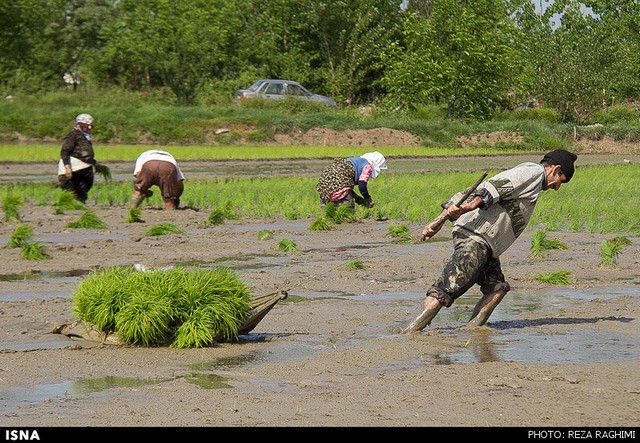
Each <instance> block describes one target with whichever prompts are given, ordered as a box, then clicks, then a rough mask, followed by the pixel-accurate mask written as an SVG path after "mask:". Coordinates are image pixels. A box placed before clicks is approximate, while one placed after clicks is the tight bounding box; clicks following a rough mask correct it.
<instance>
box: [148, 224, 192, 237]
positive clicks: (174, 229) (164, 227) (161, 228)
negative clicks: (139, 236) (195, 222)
mask: <svg viewBox="0 0 640 443" xmlns="http://www.w3.org/2000/svg"><path fill="white" fill-rule="evenodd" d="M144 234H145V235H150V236H153V237H157V236H160V235H167V234H184V229H182V228H181V227H179V226H176V225H174V224H171V223H160V224H157V225H155V226H151V227H150V228H149V229H147V230H146V231H144Z"/></svg>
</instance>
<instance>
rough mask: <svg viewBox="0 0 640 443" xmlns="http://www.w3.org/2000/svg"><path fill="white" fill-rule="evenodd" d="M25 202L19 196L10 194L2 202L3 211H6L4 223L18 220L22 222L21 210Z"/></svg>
mask: <svg viewBox="0 0 640 443" xmlns="http://www.w3.org/2000/svg"><path fill="white" fill-rule="evenodd" d="M23 203H24V201H23V200H22V198H21V197H20V196H19V195H13V193H9V194H7V195H6V197H5V198H4V199H3V200H2V210H3V211H4V221H11V220H17V221H21V220H22V216H21V215H20V208H21V207H22V204H23Z"/></svg>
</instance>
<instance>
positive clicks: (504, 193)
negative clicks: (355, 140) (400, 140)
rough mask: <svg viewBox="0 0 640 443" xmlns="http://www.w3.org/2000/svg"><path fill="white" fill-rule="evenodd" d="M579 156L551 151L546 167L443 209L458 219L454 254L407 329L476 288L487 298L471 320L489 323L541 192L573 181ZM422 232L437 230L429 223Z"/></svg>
mask: <svg viewBox="0 0 640 443" xmlns="http://www.w3.org/2000/svg"><path fill="white" fill-rule="evenodd" d="M576 159H577V156H576V155H575V154H573V153H571V152H569V151H566V150H564V149H557V150H555V151H552V152H549V153H547V154H546V155H545V156H544V157H543V158H542V160H541V161H540V163H533V162H525V163H521V164H519V165H518V166H515V167H514V168H512V169H509V170H506V171H503V172H500V173H498V174H496V175H494V176H493V177H491V178H489V179H487V180H485V181H484V182H483V183H481V184H480V185H479V186H478V188H477V189H476V190H475V192H474V193H472V194H471V195H470V196H469V198H468V199H467V200H466V201H465V202H463V203H461V204H460V206H456V205H455V204H453V203H452V202H453V201H459V200H458V199H460V198H461V197H462V196H463V193H462V192H459V193H457V194H456V195H454V196H453V197H452V198H451V199H450V200H448V201H447V202H445V203H444V204H443V205H442V206H443V209H444V211H446V213H447V214H448V216H449V217H450V218H452V219H455V222H454V224H453V228H452V231H451V232H452V237H453V246H454V250H453V254H452V255H451V257H450V258H449V260H448V261H447V262H446V263H445V265H444V269H443V271H442V274H441V275H440V277H439V278H438V279H437V280H436V282H435V283H434V284H433V285H432V286H431V288H429V290H428V291H427V295H426V297H425V299H424V301H423V302H422V312H421V313H420V314H419V315H418V316H417V318H416V319H415V320H413V321H412V322H411V323H410V324H409V326H408V327H407V328H406V329H404V330H403V332H404V333H410V332H418V331H421V330H422V329H424V328H425V327H426V326H428V325H429V324H430V323H431V320H433V318H434V317H435V316H436V314H437V313H438V312H439V311H440V309H441V308H442V307H443V306H445V307H447V308H448V307H450V306H451V305H452V304H453V302H454V301H455V300H456V299H457V298H458V297H460V296H462V295H463V294H464V293H465V292H467V291H468V290H469V289H470V288H471V287H472V286H473V285H475V284H477V285H479V286H480V291H481V292H482V294H483V296H482V298H481V299H480V300H479V301H478V303H477V304H476V306H475V309H474V310H473V314H472V315H471V319H470V320H469V325H470V326H482V325H484V324H485V323H486V322H487V320H488V319H489V316H490V315H491V314H492V312H493V310H494V309H495V308H496V306H498V304H499V303H500V302H501V301H502V299H503V298H504V296H505V295H506V294H507V292H509V289H510V287H509V283H507V282H506V281H505V277H504V275H503V273H502V269H501V266H500V255H501V254H502V253H503V252H505V251H506V250H507V249H508V248H509V247H511V245H512V244H513V243H514V242H515V241H516V239H517V238H518V237H519V236H520V234H522V232H523V231H524V229H525V228H526V226H527V224H528V223H529V220H530V219H531V215H532V213H533V210H534V208H535V206H536V203H537V201H538V196H539V195H540V192H541V191H546V190H548V189H554V190H556V191H557V190H558V189H560V185H562V184H563V183H568V182H569V180H571V177H573V172H574V162H575V161H576ZM422 234H423V235H424V236H425V237H429V238H431V237H432V236H433V235H434V234H435V232H433V230H432V229H431V228H430V225H429V224H428V225H427V226H425V228H424V230H423V231H422Z"/></svg>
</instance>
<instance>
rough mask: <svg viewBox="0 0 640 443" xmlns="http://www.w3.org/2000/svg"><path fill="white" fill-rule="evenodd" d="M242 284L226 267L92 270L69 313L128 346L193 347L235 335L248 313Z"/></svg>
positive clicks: (84, 280)
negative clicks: (149, 270)
mask: <svg viewBox="0 0 640 443" xmlns="http://www.w3.org/2000/svg"><path fill="white" fill-rule="evenodd" d="M250 301H251V295H250V293H249V290H248V288H247V286H246V285H245V284H244V283H243V282H242V281H240V280H239V279H238V277H237V276H236V274H234V273H233V272H232V271H230V270H229V269H228V268H222V267H218V268H211V269H201V268H195V269H190V270H187V269H185V268H181V267H178V268H173V269H170V270H155V271H151V272H138V271H135V270H134V269H133V268H132V267H129V266H116V267H109V268H102V269H99V270H96V271H92V272H91V273H90V274H89V275H87V276H86V277H85V278H84V279H83V280H82V281H81V282H80V284H79V285H78V287H77V289H76V290H75V292H74V294H73V312H74V314H75V315H76V316H77V317H78V318H80V319H81V320H83V321H85V322H88V323H90V324H92V325H94V326H96V327H98V328H99V329H100V330H102V331H103V332H104V333H106V334H109V333H115V334H116V335H117V336H118V337H119V338H120V339H121V340H122V341H123V342H124V343H126V344H131V345H143V346H155V345H166V344H168V345H170V346H172V347H176V348H197V347H204V346H209V345H212V344H214V341H215V339H216V338H218V339H220V338H224V339H230V338H235V337H237V333H238V326H239V325H240V324H242V322H243V320H244V319H245V318H246V316H247V315H248V314H249V312H250V310H251V307H250Z"/></svg>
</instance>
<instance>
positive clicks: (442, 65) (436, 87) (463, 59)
mask: <svg viewBox="0 0 640 443" xmlns="http://www.w3.org/2000/svg"><path fill="white" fill-rule="evenodd" d="M403 38H404V40H403V41H402V42H397V43H396V44H395V45H394V46H393V47H392V48H391V50H390V51H389V52H388V53H387V57H386V61H387V63H388V70H387V72H386V75H385V81H384V83H385V85H386V87H387V88H388V95H387V97H386V102H387V104H388V105H389V106H391V107H394V108H406V107H411V106H415V105H418V104H428V103H444V104H446V106H447V110H448V115H449V119H450V120H451V119H453V118H457V119H459V120H461V121H464V120H465V118H467V117H472V118H488V117H490V116H491V115H492V113H493V112H494V111H495V109H496V108H497V107H498V106H499V103H500V102H501V99H502V97H503V95H504V94H505V91H508V90H510V89H512V87H513V86H512V83H513V82H514V80H513V79H514V76H515V73H516V72H517V70H518V67H519V65H520V60H519V57H518V52H517V44H518V42H519V41H520V40H519V31H518V30H517V29H516V28H515V26H514V25H513V23H512V21H511V19H510V16H509V14H508V11H507V9H506V7H505V5H504V3H503V2H502V1H501V0H478V1H471V0H464V1H455V0H440V1H435V2H433V3H432V5H431V7H430V15H429V16H428V17H426V18H425V17H423V16H421V15H417V14H408V15H407V19H406V21H405V26H404V36H403Z"/></svg>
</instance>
